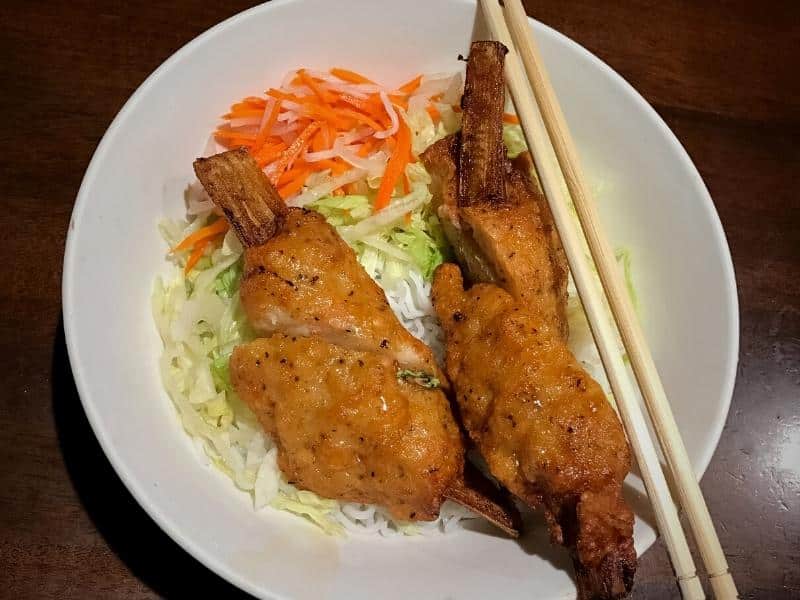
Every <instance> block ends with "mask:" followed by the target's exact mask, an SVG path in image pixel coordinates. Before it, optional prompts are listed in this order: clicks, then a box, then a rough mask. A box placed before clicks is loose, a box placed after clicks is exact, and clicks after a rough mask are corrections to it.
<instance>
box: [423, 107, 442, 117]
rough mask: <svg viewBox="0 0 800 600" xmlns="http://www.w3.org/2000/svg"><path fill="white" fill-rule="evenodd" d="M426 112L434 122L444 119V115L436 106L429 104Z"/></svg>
mask: <svg viewBox="0 0 800 600" xmlns="http://www.w3.org/2000/svg"><path fill="white" fill-rule="evenodd" d="M426 110H427V111H428V114H429V115H430V116H431V119H433V120H434V121H438V120H439V119H441V118H442V113H440V112H439V109H438V108H436V106H435V105H434V104H429V105H428V108H427V109H426Z"/></svg>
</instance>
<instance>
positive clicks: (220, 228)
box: [172, 219, 228, 252]
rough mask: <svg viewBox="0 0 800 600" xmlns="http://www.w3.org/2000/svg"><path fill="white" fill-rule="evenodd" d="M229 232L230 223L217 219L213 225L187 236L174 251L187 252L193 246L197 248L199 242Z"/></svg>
mask: <svg viewBox="0 0 800 600" xmlns="http://www.w3.org/2000/svg"><path fill="white" fill-rule="evenodd" d="M226 231H228V222H227V221H226V220H225V219H217V220H216V221H214V222H213V223H212V224H211V225H206V226H205V227H201V228H200V229H198V230H197V231H195V232H194V233H191V234H189V235H187V236H186V237H185V238H184V239H183V241H181V243H180V244H178V245H177V246H175V247H174V248H173V249H172V251H173V252H176V251H178V250H187V249H189V248H191V247H192V246H196V245H197V243H198V242H201V241H203V240H207V239H210V238H212V237H214V236H215V235H217V234H218V233H224V232H226Z"/></svg>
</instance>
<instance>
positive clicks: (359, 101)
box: [337, 94, 375, 113]
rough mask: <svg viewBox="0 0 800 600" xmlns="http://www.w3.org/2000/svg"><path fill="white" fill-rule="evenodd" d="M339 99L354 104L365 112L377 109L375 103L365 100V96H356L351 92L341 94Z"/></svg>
mask: <svg viewBox="0 0 800 600" xmlns="http://www.w3.org/2000/svg"><path fill="white" fill-rule="evenodd" d="M337 100H339V101H341V102H344V103H346V104H349V105H351V106H354V107H356V108H357V109H358V110H360V111H362V112H365V113H370V112H372V111H373V110H374V109H375V105H374V103H372V102H370V101H369V100H365V99H364V98H356V97H355V96H351V95H350V94H340V95H339V97H338V98H337Z"/></svg>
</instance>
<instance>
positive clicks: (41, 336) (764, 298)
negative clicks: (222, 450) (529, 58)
mask: <svg viewBox="0 0 800 600" xmlns="http://www.w3.org/2000/svg"><path fill="white" fill-rule="evenodd" d="M331 1H335V0H331ZM398 1H399V0H398ZM250 5H251V3H249V2H245V1H236V0H218V1H217V2H213V3H212V2H202V1H200V0H177V1H173V2H164V3H158V2H155V3H154V2H142V1H141V0H129V1H127V2H121V1H109V2H88V1H85V0H84V1H81V0H78V1H72V2H65V1H61V0H58V1H52V2H38V1H31V2H19V3H15V2H5V3H2V5H1V6H0V30H1V31H2V35H1V36H0V82H2V83H1V84H0V108H1V109H2V114H3V119H2V121H1V122H0V147H2V152H1V153H0V167H1V168H0V193H1V194H2V196H0V197H2V203H3V205H4V206H5V207H6V209H5V212H3V213H2V216H0V219H1V220H2V234H0V256H2V266H0V294H1V295H2V302H3V305H2V306H3V310H2V311H1V312H0V381H2V382H3V383H4V384H5V385H6V387H5V388H4V393H3V394H2V396H1V397H0V597H3V598H59V599H71V598H81V599H89V598H157V597H169V598H182V597H188V596H198V597H207V596H212V595H217V596H219V597H225V598H232V597H244V594H242V593H241V592H238V591H237V590H236V589H235V588H233V587H231V586H230V585H228V584H227V583H226V582H224V581H223V580H221V579H220V578H219V577H217V576H216V575H214V574H213V573H211V572H209V571H207V570H206V569H205V568H204V567H203V566H201V565H200V564H199V563H198V562H196V561H195V560H194V559H193V558H191V557H190V556H189V555H188V554H186V553H185V552H184V551H183V550H181V549H180V548H179V547H178V546H177V545H176V544H175V543H174V542H173V541H172V540H171V539H170V538H168V537H167V536H166V535H165V534H164V533H162V532H161V530H160V529H159V528H158V527H157V526H156V525H155V524H154V523H153V522H152V521H151V520H150V519H149V518H148V517H147V516H146V515H145V513H144V512H143V510H142V509H141V508H139V506H138V505H137V504H136V502H135V501H134V500H133V498H132V497H131V495H130V494H129V493H128V492H127V490H126V489H125V488H124V487H123V485H122V484H121V482H120V481H119V479H118V478H117V476H116V475H115V473H114V471H113V470H112V469H111V467H110V465H109V463H108V461H107V460H106V458H105V457H104V455H103V453H102V451H101V450H100V447H99V445H98V444H97V441H96V440H95V437H94V435H93V433H92V431H91V429H90V428H89V425H88V423H87V421H86V417H85V416H84V413H83V410H82V409H81V406H80V401H79V399H78V396H77V393H76V391H75V386H74V383H73V380H72V375H71V372H70V368H69V363H68V360H67V355H66V349H65V344H64V334H63V329H62V323H61V316H60V315H61V294H60V293H61V286H60V281H61V261H62V255H63V249H64V241H65V235H66V230H67V225H68V222H69V216H70V212H71V210H72V205H73V202H74V199H75V195H76V193H77V190H78V186H79V185H80V181H81V178H82V176H83V172H84V170H85V168H86V166H87V165H88V162H89V159H90V158H91V154H92V152H93V150H94V148H95V146H96V145H97V143H98V141H99V140H100V137H101V136H102V135H103V132H104V131H105V129H106V127H108V125H109V123H110V122H111V120H112V119H113V117H114V115H115V114H116V113H117V111H118V110H119V109H120V108H121V106H122V104H123V103H124V102H125V100H126V99H127V98H128V96H129V95H130V94H131V93H132V92H133V91H134V89H135V88H136V87H137V86H138V85H139V84H140V83H141V82H142V81H143V80H144V79H145V77H146V76H147V75H148V74H149V73H150V72H151V71H152V70H153V69H155V68H156V67H157V66H158V65H159V64H160V63H161V62H162V61H163V60H165V59H166V58H167V57H168V56H169V55H170V54H172V53H173V52H174V51H175V50H177V49H178V48H179V47H181V46H182V45H183V44H185V43H186V42H188V41H189V40H191V39H192V38H193V37H195V36H196V35H197V34H199V33H201V32H202V31H204V30H205V29H207V28H209V27H211V26H212V25H214V24H215V23H217V22H219V21H220V20H222V19H224V18H226V17H228V16H230V15H232V14H234V13H236V12H239V11H240V10H242V9H244V8H247V7H248V6H250ZM526 5H527V7H528V12H529V14H532V15H534V16H535V17H537V18H538V19H539V20H541V21H543V22H545V23H547V24H548V25H551V26H553V27H554V28H556V29H558V30H559V31H561V32H563V33H564V34H566V35H568V36H570V37H571V38H573V39H574V40H576V41H577V42H579V43H581V44H583V45H584V46H585V47H586V48H588V49H589V50H590V51H592V52H594V53H595V54H597V55H598V56H599V57H600V58H602V59H603V60H605V61H606V62H607V63H608V64H610V65H611V66H612V67H613V68H614V69H616V70H617V71H618V72H619V73H620V74H622V75H623V76H624V77H625V78H626V79H627V80H628V81H630V82H631V83H632V84H633V85H634V87H636V89H637V90H639V92H641V93H642V95H643V96H644V97H645V98H646V99H647V100H648V101H649V102H650V103H651V104H652V105H653V106H654V107H655V108H656V110H657V111H658V112H659V113H660V114H661V116H662V117H663V118H664V119H665V120H666V122H667V124H668V125H669V126H670V127H671V128H672V130H673V131H674V132H675V134H676V135H677V136H678V138H679V139H680V140H681V142H682V143H683V144H684V146H685V147H686V149H687V150H688V152H689V154H690V155H691V157H692V159H693V160H694V162H695V164H696V165H697V167H698V169H699V170H700V173H701V175H702V176H703V178H704V180H705V182H706V184H707V185H708V188H709V190H710V192H711V195H712V197H713V198H714V201H715V203H716V206H717V210H718V211H719V214H720V218H721V219H722V223H723V225H724V227H725V231H726V233H727V236H728V241H729V243H730V247H731V251H732V254H733V261H734V266H735V269H736V277H737V281H738V285H739V298H740V303H741V336H742V338H741V356H740V363H739V372H738V379H737V384H736V391H735V394H734V398H733V405H732V407H731V412H730V415H729V417H728V421H727V424H726V426H725V431H724V433H723V436H722V440H721V442H720V445H719V448H718V449H717V452H716V454H715V455H714V459H713V460H712V462H711V466H710V467H709V469H708V471H707V473H706V475H705V477H704V478H703V482H702V488H703V490H704V492H705V494H706V498H707V500H708V504H709V508H710V510H711V514H712V515H713V516H714V518H715V520H716V522H717V525H718V529H719V533H720V536H721V540H722V543H723V546H724V547H725V549H726V552H727V555H728V558H729V561H730V564H731V568H732V570H733V573H734V575H735V577H736V580H737V583H738V586H739V590H740V591H741V593H742V596H743V597H745V598H765V599H783V598H800V283H798V282H800V183H799V182H800V76H799V74H800V4H798V3H797V2H794V1H785V2H780V1H774V2H769V1H768V2H752V1H750V0H730V1H712V0H707V1H692V0H685V1H682V0H660V1H657V0H638V1H632V0H631V1H618V2H613V3H598V2H595V1H594V0H591V1H590V0H573V1H572V2H568V3H565V2H561V1H558V0H538V1H536V2H533V1H531V2H526ZM633 596H634V597H635V598H674V597H677V588H676V586H675V585H674V583H673V580H672V575H671V570H670V566H669V561H668V560H667V557H666V554H665V552H664V549H663V547H662V546H661V544H660V543H656V545H655V546H653V548H651V549H650V550H649V551H648V552H647V553H646V554H645V555H644V556H643V557H642V558H641V566H640V568H639V572H638V574H637V584H636V591H635V593H634V595H633Z"/></svg>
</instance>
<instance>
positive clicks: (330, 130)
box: [322, 123, 336, 150]
mask: <svg viewBox="0 0 800 600" xmlns="http://www.w3.org/2000/svg"><path fill="white" fill-rule="evenodd" d="M322 137H323V139H324V140H325V148H324V149H325V150H330V149H331V148H333V140H335V139H336V130H335V129H334V127H333V125H331V124H330V123H325V125H323V126H322Z"/></svg>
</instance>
